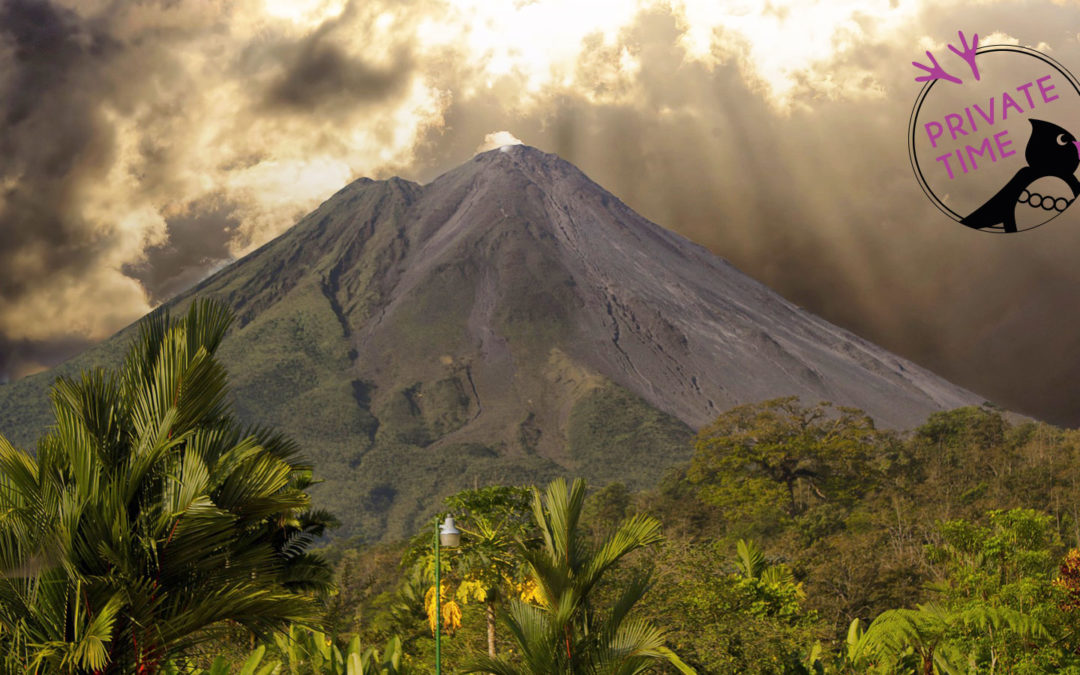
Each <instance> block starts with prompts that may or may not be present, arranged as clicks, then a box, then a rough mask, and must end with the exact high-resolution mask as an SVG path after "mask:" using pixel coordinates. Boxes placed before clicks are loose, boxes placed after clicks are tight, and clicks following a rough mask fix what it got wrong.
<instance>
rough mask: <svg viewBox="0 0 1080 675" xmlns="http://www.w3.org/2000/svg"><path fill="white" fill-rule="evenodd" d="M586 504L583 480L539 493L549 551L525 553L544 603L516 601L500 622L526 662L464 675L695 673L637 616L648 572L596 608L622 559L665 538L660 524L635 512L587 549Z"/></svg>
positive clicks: (480, 666) (483, 661)
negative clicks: (663, 665) (665, 669)
mask: <svg viewBox="0 0 1080 675" xmlns="http://www.w3.org/2000/svg"><path fill="white" fill-rule="evenodd" d="M584 503H585V483H584V482H583V481H581V480H575V481H574V483H573V485H572V486H571V487H570V488H569V489H567V485H566V481H564V480H562V479H558V480H555V481H553V482H552V483H550V484H549V485H548V487H547V489H546V491H545V494H544V495H543V496H541V494H540V491H539V490H535V489H534V491H533V515H534V517H535V519H536V522H537V524H538V525H539V527H540V534H541V536H542V539H543V546H542V547H541V548H539V549H537V550H529V549H527V548H524V547H523V548H522V550H521V553H520V554H521V555H522V557H523V558H524V559H525V561H526V563H527V565H528V567H529V571H530V574H531V577H532V580H533V582H534V583H535V584H536V586H537V588H538V590H539V595H540V597H541V601H542V602H541V605H540V606H537V605H532V604H529V603H526V602H524V601H522V600H520V599H516V598H515V599H513V600H511V602H510V607H509V610H508V611H505V612H503V613H502V618H503V621H504V623H505V624H506V626H507V628H508V629H509V631H510V634H511V637H512V638H513V640H514V642H515V644H516V645H517V647H518V651H519V652H520V655H521V658H522V660H523V665H522V667H520V668H519V667H517V666H515V665H513V664H511V663H510V662H508V661H506V660H501V659H493V658H491V657H481V658H479V659H477V660H476V661H474V662H473V663H472V664H471V665H470V666H469V667H468V668H467V669H466V671H465V672H488V673H495V674H496V675H523V674H524V673H533V674H537V675H538V674H541V673H542V674H544V675H552V674H554V673H567V674H574V675H577V674H585V673H590V674H592V673H611V674H612V675H614V674H616V673H618V674H620V675H622V674H626V675H632V674H634V673H641V672H644V671H646V670H648V669H649V668H651V667H652V666H655V665H657V663H658V662H660V661H666V662H668V663H671V664H673V665H675V666H676V667H677V668H679V670H681V671H682V672H684V673H693V672H694V671H693V670H692V669H691V668H689V667H688V666H686V665H685V664H684V663H682V661H681V660H680V659H679V658H678V657H677V656H676V655H675V654H674V653H673V652H672V651H671V650H669V649H668V648H667V647H666V646H665V645H664V633H663V631H661V630H660V629H658V628H656V627H655V626H653V625H652V624H650V623H649V622H647V621H644V620H642V619H638V618H635V617H633V616H632V611H633V609H634V606H635V605H636V604H637V603H638V601H640V600H641V598H642V596H643V595H644V594H645V591H646V590H647V589H648V587H649V579H648V577H647V575H637V576H635V577H634V578H633V579H631V581H630V582H629V583H628V584H627V585H626V587H625V588H624V589H623V590H622V593H621V594H620V595H619V597H618V598H617V599H616V601H615V603H614V604H613V605H612V606H611V607H609V608H606V609H599V608H596V607H593V606H592V605H593V602H594V601H595V597H594V596H595V594H594V591H595V590H596V588H597V585H598V584H599V583H600V581H601V580H602V579H603V577H604V574H605V573H606V572H608V571H609V570H611V569H612V568H613V567H614V566H615V565H616V564H617V563H618V562H619V561H620V560H622V559H623V558H625V557H626V556H627V555H628V554H629V553H631V552H632V551H635V550H638V549H640V548H643V547H646V546H649V545H651V544H655V543H657V542H659V541H660V523H659V522H658V521H657V520H656V519H654V518H651V517H649V516H645V515H637V516H634V517H632V518H629V519H627V520H625V521H623V522H622V523H621V524H620V525H619V526H618V527H617V528H616V530H615V531H614V532H613V533H612V534H610V535H609V536H608V537H607V538H606V539H605V540H604V542H603V543H602V544H601V545H600V546H599V548H595V549H594V548H593V547H591V546H589V545H588V543H587V541H586V538H585V537H584V534H583V532H582V531H581V529H580V528H579V520H580V517H581V510H582V507H583V505H584Z"/></svg>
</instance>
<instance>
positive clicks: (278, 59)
mask: <svg viewBox="0 0 1080 675" xmlns="http://www.w3.org/2000/svg"><path fill="white" fill-rule="evenodd" d="M358 12H359V10H358V8H357V3H349V5H347V6H346V8H345V10H344V11H343V12H342V13H341V14H340V15H339V16H337V17H334V18H332V19H328V20H327V21H325V22H323V23H322V24H321V25H320V26H319V27H318V28H317V29H315V30H314V31H312V32H311V33H310V34H308V35H306V36H303V37H302V38H300V39H289V40H285V39H282V40H280V41H276V42H271V43H270V44H266V45H257V46H253V47H252V48H251V49H250V50H248V52H247V53H246V54H245V57H244V59H243V63H242V65H243V67H246V68H247V69H249V70H252V71H263V70H265V69H267V68H274V67H278V68H280V70H281V72H280V73H279V74H278V75H276V76H275V77H274V78H272V79H271V80H270V82H269V85H268V87H267V89H266V94H265V97H264V99H263V101H264V105H265V106H266V107H267V108H269V109H271V110H286V111H289V112H300V113H305V114H306V113H325V112H326V111H328V110H329V111H334V110H341V109H343V108H346V109H347V108H348V107H350V106H355V105H357V104H365V103H374V102H379V101H383V100H385V99H387V98H389V97H393V96H395V95H397V94H399V93H400V92H401V91H402V89H403V88H404V87H405V85H406V84H408V82H409V80H410V78H411V77H412V76H413V74H414V73H413V63H412V60H411V58H410V56H409V53H408V49H407V47H406V46H404V45H399V46H398V47H396V48H395V49H394V50H393V52H392V53H390V54H367V55H363V56H361V55H356V54H352V53H350V51H349V49H348V48H347V47H346V43H347V42H348V39H349V38H350V37H352V36H351V35H350V33H352V32H355V31H356V30H357V28H358V26H357V24H358V23H361V21H362V19H360V17H358ZM373 57H374V58H373Z"/></svg>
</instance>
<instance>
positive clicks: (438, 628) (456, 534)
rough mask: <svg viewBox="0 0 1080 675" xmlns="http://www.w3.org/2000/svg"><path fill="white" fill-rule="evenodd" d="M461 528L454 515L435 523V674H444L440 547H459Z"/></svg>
mask: <svg viewBox="0 0 1080 675" xmlns="http://www.w3.org/2000/svg"><path fill="white" fill-rule="evenodd" d="M460 543H461V530H459V529H457V527H455V526H454V517H453V516H447V517H446V520H444V521H443V523H442V525H439V524H438V522H437V521H436V525H435V675H442V581H441V578H440V570H439V549H440V548H441V547H443V546H445V547H446V548H457V546H458V544H460Z"/></svg>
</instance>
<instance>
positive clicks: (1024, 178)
mask: <svg viewBox="0 0 1080 675" xmlns="http://www.w3.org/2000/svg"><path fill="white" fill-rule="evenodd" d="M1029 121H1030V122H1031V137H1030V138H1028V142H1027V148H1026V149H1025V150H1024V158H1025V159H1026V160H1027V166H1025V167H1023V168H1021V169H1020V170H1019V171H1017V172H1016V175H1014V176H1013V177H1012V179H1011V180H1009V182H1008V183H1006V184H1005V187H1003V188H1001V189H1000V190H998V191H997V194H995V195H994V196H993V197H991V198H990V199H988V200H986V203H985V204H983V205H982V206H980V207H979V208H977V209H975V210H974V211H972V212H971V214H970V215H969V216H967V217H966V218H964V219H963V220H961V221H960V222H961V223H963V224H964V225H967V226H968V227H973V228H975V229H981V228H984V227H991V226H993V225H997V224H998V223H1003V224H1004V226H1005V231H1006V232H1016V203H1017V202H1018V201H1019V200H1020V193H1022V192H1023V191H1024V190H1026V189H1027V188H1028V186H1030V185H1031V184H1032V183H1034V182H1035V181H1037V180H1039V179H1040V178H1046V177H1048V176H1053V177H1055V178H1060V179H1061V180H1063V181H1065V182H1066V183H1068V184H1069V187H1070V188H1071V189H1072V192H1073V197H1074V198H1075V197H1076V196H1077V195H1080V180H1077V179H1076V176H1074V175H1073V174H1074V173H1075V172H1076V167H1077V166H1080V146H1077V145H1076V137H1075V136H1073V135H1072V134H1070V133H1069V132H1068V131H1066V130H1064V129H1062V128H1061V127H1059V126H1058V125H1056V124H1052V123H1050V122H1044V121H1043V120H1036V119H1032V120H1029Z"/></svg>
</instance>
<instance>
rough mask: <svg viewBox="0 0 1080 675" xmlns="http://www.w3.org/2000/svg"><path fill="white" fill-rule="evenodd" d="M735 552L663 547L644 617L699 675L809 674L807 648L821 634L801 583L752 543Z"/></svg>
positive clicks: (700, 546)
mask: <svg viewBox="0 0 1080 675" xmlns="http://www.w3.org/2000/svg"><path fill="white" fill-rule="evenodd" d="M731 553H732V552H731V551H722V550H720V549H719V548H718V547H717V546H716V545H714V544H712V543H709V544H704V543H701V544H689V543H686V542H680V541H668V542H665V544H664V546H663V548H662V550H661V552H660V554H659V555H658V556H657V557H656V568H657V572H656V574H657V581H656V587H655V588H654V590H653V591H652V592H651V593H650V595H649V598H650V601H649V603H648V604H647V606H646V607H644V608H643V611H644V612H645V613H646V615H647V616H648V617H649V618H650V619H652V620H653V621H655V622H658V623H662V625H664V627H665V628H666V629H668V639H669V640H670V643H671V645H672V647H673V648H674V649H675V650H676V651H677V652H678V653H679V655H680V656H681V657H682V658H683V659H684V660H685V661H686V662H687V663H688V664H690V665H691V666H693V667H695V668H697V669H698V670H699V671H700V672H708V673H722V674H731V675H735V674H740V675H741V674H748V675H749V674H765V673H770V674H772V673H792V674H794V673H801V672H803V671H804V669H805V668H804V664H803V661H804V657H805V656H806V654H805V652H806V651H807V649H806V648H807V646H808V645H812V644H813V643H814V642H815V641H816V640H817V639H819V637H820V634H821V631H820V629H819V628H818V626H817V617H816V615H815V614H814V613H813V612H808V611H807V610H806V609H805V608H804V607H803V600H804V597H805V596H804V593H803V590H802V586H801V584H799V583H798V582H796V581H795V579H794V577H793V575H792V572H791V570H790V568H788V567H787V566H786V565H782V564H770V562H769V561H768V559H767V558H766V557H765V556H764V554H762V552H761V551H760V550H759V549H758V548H757V546H755V545H754V544H753V543H750V542H740V543H739V545H738V546H737V550H736V551H735V553H736V555H735V558H734V560H733V559H732V556H731Z"/></svg>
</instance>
